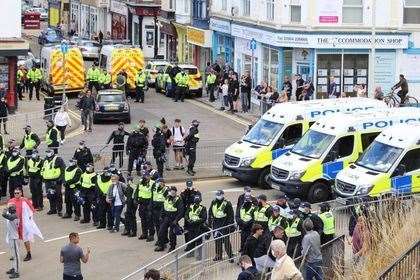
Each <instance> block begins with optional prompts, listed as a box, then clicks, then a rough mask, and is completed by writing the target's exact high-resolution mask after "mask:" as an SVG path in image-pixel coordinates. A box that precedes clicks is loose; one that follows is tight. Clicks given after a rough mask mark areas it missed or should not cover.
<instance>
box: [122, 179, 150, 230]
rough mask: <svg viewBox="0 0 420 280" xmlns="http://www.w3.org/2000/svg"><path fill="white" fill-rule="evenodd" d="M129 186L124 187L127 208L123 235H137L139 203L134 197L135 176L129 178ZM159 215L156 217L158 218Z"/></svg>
mask: <svg viewBox="0 0 420 280" xmlns="http://www.w3.org/2000/svg"><path fill="white" fill-rule="evenodd" d="M127 182H128V184H127V188H125V189H124V195H125V197H126V208H125V209H126V210H125V213H124V232H123V233H121V235H126V236H127V237H135V236H137V223H136V210H137V204H136V201H135V199H134V197H133V196H134V188H133V177H128V178H127ZM156 219H157V217H154V220H156Z"/></svg>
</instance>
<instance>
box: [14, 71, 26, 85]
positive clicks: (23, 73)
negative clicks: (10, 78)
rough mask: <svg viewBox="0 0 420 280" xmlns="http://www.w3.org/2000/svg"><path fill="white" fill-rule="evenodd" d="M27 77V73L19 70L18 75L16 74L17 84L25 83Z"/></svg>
mask: <svg viewBox="0 0 420 280" xmlns="http://www.w3.org/2000/svg"><path fill="white" fill-rule="evenodd" d="M24 77H25V72H24V71H23V70H20V69H19V70H17V73H16V82H17V83H18V84H20V83H22V82H23V78H24Z"/></svg>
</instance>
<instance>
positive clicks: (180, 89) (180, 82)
mask: <svg viewBox="0 0 420 280" xmlns="http://www.w3.org/2000/svg"><path fill="white" fill-rule="evenodd" d="M189 80H190V77H189V76H188V74H187V73H185V71H184V70H181V72H179V73H178V74H176V76H175V83H176V91H175V102H178V100H179V99H181V102H184V98H185V95H186V94H187V92H188V82H189Z"/></svg>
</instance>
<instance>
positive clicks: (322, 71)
mask: <svg viewBox="0 0 420 280" xmlns="http://www.w3.org/2000/svg"><path fill="white" fill-rule="evenodd" d="M341 60H342V55H341V54H319V55H318V57H317V61H318V63H317V68H318V72H317V80H316V85H317V86H316V92H317V98H328V86H329V84H330V83H331V81H332V79H331V76H334V80H335V83H336V85H337V91H338V92H341Z"/></svg>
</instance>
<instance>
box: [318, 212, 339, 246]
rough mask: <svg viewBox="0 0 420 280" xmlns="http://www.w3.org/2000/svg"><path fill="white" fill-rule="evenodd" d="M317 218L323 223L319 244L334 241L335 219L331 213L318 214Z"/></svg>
mask: <svg viewBox="0 0 420 280" xmlns="http://www.w3.org/2000/svg"><path fill="white" fill-rule="evenodd" d="M319 218H320V219H321V220H322V222H323V231H322V234H321V244H324V243H327V242H328V241H331V240H333V239H334V235H335V218H334V215H333V213H332V212H331V211H325V212H322V213H321V214H319Z"/></svg>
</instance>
